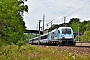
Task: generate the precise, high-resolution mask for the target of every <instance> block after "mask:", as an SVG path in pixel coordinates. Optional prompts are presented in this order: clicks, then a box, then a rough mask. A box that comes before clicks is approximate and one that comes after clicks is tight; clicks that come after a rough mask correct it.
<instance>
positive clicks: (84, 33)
mask: <svg viewBox="0 0 90 60" xmlns="http://www.w3.org/2000/svg"><path fill="white" fill-rule="evenodd" d="M62 26H69V27H72V29H73V31H74V34H75V39H76V40H78V38H79V40H80V41H90V20H88V21H86V20H84V21H83V22H80V19H79V18H72V19H70V21H69V23H65V24H64V23H62V24H53V25H52V27H50V28H49V31H52V30H54V29H56V28H59V27H62ZM46 30H47V29H46ZM78 32H79V36H78Z"/></svg>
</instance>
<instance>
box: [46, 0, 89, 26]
mask: <svg viewBox="0 0 90 60" xmlns="http://www.w3.org/2000/svg"><path fill="white" fill-rule="evenodd" d="M89 2H90V1H88V2H86V3H85V4H84V5H82V6H81V7H79V8H78V9H76V10H75V11H73V12H72V13H71V14H69V15H68V16H67V17H69V16H71V15H73V14H75V13H77V12H79V11H80V10H82V9H83V8H85V7H86V6H87V5H89V4H88V3H89ZM77 4H78V2H77V3H76V4H74V5H73V6H71V8H69V9H68V10H66V11H65V12H63V13H62V14H61V15H60V16H58V17H61V16H62V15H63V14H65V13H67V12H68V11H70V10H71V9H72V8H73V7H74V6H75V5H77ZM55 19H56V18H55ZM55 19H53V20H51V21H50V22H49V23H46V24H45V25H44V26H47V25H49V24H50V23H52V22H53V21H54V20H55ZM59 22H61V21H58V22H57V23H59Z"/></svg>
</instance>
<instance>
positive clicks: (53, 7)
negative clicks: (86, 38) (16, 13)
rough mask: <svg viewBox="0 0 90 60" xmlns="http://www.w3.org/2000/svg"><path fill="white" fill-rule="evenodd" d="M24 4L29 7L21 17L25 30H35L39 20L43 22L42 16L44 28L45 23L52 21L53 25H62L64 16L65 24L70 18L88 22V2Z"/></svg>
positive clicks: (54, 0) (57, 0) (56, 0)
mask: <svg viewBox="0 0 90 60" xmlns="http://www.w3.org/2000/svg"><path fill="white" fill-rule="evenodd" d="M25 4H26V5H28V7H29V11H28V13H26V12H25V13H24V17H23V18H24V21H25V23H26V24H25V25H26V27H27V29H36V27H37V24H38V22H39V20H43V14H45V23H44V24H45V28H47V26H46V23H48V22H50V21H51V20H53V19H54V20H53V24H61V23H63V22H64V16H66V22H69V21H70V19H71V18H80V19H81V20H80V21H83V20H90V0H28V1H27V2H25ZM41 26H42V23H41ZM49 27H50V24H49Z"/></svg>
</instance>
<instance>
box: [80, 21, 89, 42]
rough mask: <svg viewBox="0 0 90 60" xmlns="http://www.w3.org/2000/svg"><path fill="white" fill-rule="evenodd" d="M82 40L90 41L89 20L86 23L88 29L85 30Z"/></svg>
mask: <svg viewBox="0 0 90 60" xmlns="http://www.w3.org/2000/svg"><path fill="white" fill-rule="evenodd" d="M81 40H82V41H90V21H88V23H87V25H86V31H85V32H84V34H83V36H82V37H81Z"/></svg>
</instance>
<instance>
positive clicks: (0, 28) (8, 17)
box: [0, 0, 28, 45]
mask: <svg viewBox="0 0 90 60" xmlns="http://www.w3.org/2000/svg"><path fill="white" fill-rule="evenodd" d="M25 1H27V0H0V45H2V44H4V43H5V44H12V43H13V44H17V43H18V42H19V41H24V40H25V36H24V31H25V30H26V27H25V22H24V21H23V13H24V12H25V11H26V12H28V6H27V5H25V4H24V2H25Z"/></svg>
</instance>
